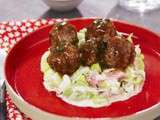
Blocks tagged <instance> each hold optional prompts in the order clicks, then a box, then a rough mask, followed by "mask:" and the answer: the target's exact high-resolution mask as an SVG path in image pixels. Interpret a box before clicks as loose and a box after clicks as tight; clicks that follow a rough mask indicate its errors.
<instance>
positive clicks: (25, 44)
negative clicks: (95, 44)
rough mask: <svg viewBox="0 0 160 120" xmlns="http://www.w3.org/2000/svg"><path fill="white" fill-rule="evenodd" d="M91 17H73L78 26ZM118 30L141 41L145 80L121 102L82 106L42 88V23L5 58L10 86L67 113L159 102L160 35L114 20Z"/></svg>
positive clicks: (45, 42)
mask: <svg viewBox="0 0 160 120" xmlns="http://www.w3.org/2000/svg"><path fill="white" fill-rule="evenodd" d="M92 20H93V19H72V20H70V22H71V23H72V24H74V25H75V26H76V28H77V30H79V29H81V28H83V27H85V26H86V25H88V24H89V23H90V22H91V21H92ZM114 23H115V26H116V28H117V29H118V31H121V32H125V33H134V36H135V37H136V38H134V42H135V43H136V44H137V43H138V44H140V47H141V49H142V53H143V54H144V57H145V72H146V81H145V85H144V88H143V91H142V92H141V93H140V94H138V95H136V96H134V97H132V98H130V99H129V100H126V101H123V102H116V103H113V104H112V105H110V106H108V107H101V108H89V107H86V108H82V107H76V106H73V105H70V104H68V103H65V102H64V101H62V100H61V99H60V98H57V97H56V95H55V94H54V93H49V92H48V91H47V90H45V88H44V86H43V84H42V82H43V79H42V77H43V75H42V73H41V72H40V59H41V56H42V54H43V53H44V52H45V51H46V50H47V49H48V47H49V39H48V33H49V30H50V29H51V27H52V26H45V27H43V28H41V29H39V30H37V31H36V32H34V33H31V34H30V35H28V36H27V37H25V38H23V39H22V40H21V41H19V42H18V43H17V44H16V45H15V46H14V48H13V49H12V50H11V51H10V52H9V54H8V57H7V59H6V66H5V74H6V78H7V81H8V83H9V84H10V86H11V87H12V88H13V90H14V91H15V92H16V93H17V94H18V95H20V96H21V97H22V98H23V99H24V100H25V101H27V102H28V103H30V104H31V105H33V106H36V107H38V108H40V109H42V110H44V111H47V112H50V113H54V114H58V115H62V116H70V117H73V116H74V117H92V118H97V117H119V116H125V115H130V114H133V113H136V112H139V111H142V110H145V109H147V108H149V107H151V106H153V105H155V104H157V103H159V102H160V74H159V73H160V37H159V36H158V35H156V34H154V33H152V32H151V31H148V30H146V29H144V28H141V27H138V26H134V25H130V24H127V23H123V22H119V21H114Z"/></svg>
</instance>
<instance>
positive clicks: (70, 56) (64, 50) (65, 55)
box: [47, 44, 80, 75]
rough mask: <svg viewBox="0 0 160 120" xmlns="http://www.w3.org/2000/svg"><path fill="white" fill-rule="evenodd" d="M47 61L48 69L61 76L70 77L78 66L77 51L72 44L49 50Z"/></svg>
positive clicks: (78, 57)
mask: <svg viewBox="0 0 160 120" xmlns="http://www.w3.org/2000/svg"><path fill="white" fill-rule="evenodd" d="M50 51H51V53H50V55H49V57H48V59H47V62H48V63H49V65H50V67H51V68H52V69H54V70H56V71H57V72H59V73H61V74H69V75H71V74H72V73H73V72H75V71H76V70H77V69H78V68H79V66H80V53H79V49H78V48H76V47H75V46H74V45H72V44H65V45H64V46H63V45H62V46H59V47H58V48H54V47H52V48H51V50H50Z"/></svg>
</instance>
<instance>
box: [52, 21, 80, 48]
mask: <svg viewBox="0 0 160 120" xmlns="http://www.w3.org/2000/svg"><path fill="white" fill-rule="evenodd" d="M49 38H50V41H51V46H52V47H57V46H59V44H60V43H65V44H68V43H71V44H73V45H75V44H76V43H77V42H78V38H77V31H76V28H75V26H73V25H71V24H69V23H67V22H60V23H56V24H55V25H54V26H53V28H52V30H51V31H50V33H49Z"/></svg>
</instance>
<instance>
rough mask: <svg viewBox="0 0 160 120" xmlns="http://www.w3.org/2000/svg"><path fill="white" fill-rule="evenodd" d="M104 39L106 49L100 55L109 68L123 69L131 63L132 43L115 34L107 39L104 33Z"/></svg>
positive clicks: (132, 58) (132, 59) (132, 57)
mask: <svg viewBox="0 0 160 120" xmlns="http://www.w3.org/2000/svg"><path fill="white" fill-rule="evenodd" d="M105 39H107V40H105ZM104 40H105V41H107V49H105V51H104V53H102V56H101V57H102V61H103V62H105V64H106V65H107V66H108V67H109V68H110V67H113V68H119V69H125V68H126V67H127V66H128V65H129V64H131V63H133V61H134V56H135V50H134V45H133V44H132V43H131V42H129V41H128V40H127V39H126V38H124V37H122V38H120V37H117V36H115V37H112V38H111V39H108V38H107V37H106V35H105V36H104Z"/></svg>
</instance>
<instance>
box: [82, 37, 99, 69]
mask: <svg viewBox="0 0 160 120" xmlns="http://www.w3.org/2000/svg"><path fill="white" fill-rule="evenodd" d="M80 52H81V62H82V64H83V65H88V66H89V65H92V64H93V63H96V62H97V44H96V43H95V42H94V41H92V40H89V41H86V42H85V43H84V44H83V45H82V46H81V48H80Z"/></svg>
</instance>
